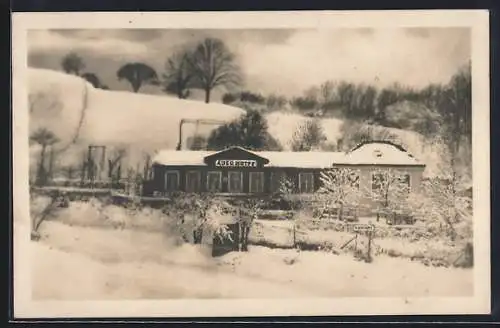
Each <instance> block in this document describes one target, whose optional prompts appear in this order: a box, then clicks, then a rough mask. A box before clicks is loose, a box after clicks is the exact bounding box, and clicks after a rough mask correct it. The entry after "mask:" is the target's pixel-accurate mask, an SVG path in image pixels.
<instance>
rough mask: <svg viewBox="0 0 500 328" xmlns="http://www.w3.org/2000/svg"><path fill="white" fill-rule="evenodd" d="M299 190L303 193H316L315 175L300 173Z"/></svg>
mask: <svg viewBox="0 0 500 328" xmlns="http://www.w3.org/2000/svg"><path fill="white" fill-rule="evenodd" d="M299 190H300V192H301V193H305V194H311V193H313V192H314V174H313V173H311V172H308V173H299Z"/></svg>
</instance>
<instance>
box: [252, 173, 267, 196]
mask: <svg viewBox="0 0 500 328" xmlns="http://www.w3.org/2000/svg"><path fill="white" fill-rule="evenodd" d="M250 192H264V172H250Z"/></svg>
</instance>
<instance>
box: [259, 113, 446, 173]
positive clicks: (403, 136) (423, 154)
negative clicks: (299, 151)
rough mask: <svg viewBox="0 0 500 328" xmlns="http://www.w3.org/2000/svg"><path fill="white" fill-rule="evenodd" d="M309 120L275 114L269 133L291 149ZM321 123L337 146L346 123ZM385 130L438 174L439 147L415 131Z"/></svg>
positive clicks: (269, 118)
mask: <svg viewBox="0 0 500 328" xmlns="http://www.w3.org/2000/svg"><path fill="white" fill-rule="evenodd" d="M308 119H309V118H308V117H305V116H303V115H300V114H296V113H289V112H287V113H284V112H274V113H271V114H269V115H268V116H267V121H268V125H269V132H270V133H271V134H272V135H273V136H274V137H275V138H276V139H277V140H278V141H279V142H280V143H281V144H282V145H283V147H284V148H285V149H290V142H291V139H292V137H293V134H294V132H295V130H296V128H297V127H298V126H299V125H300V124H301V123H303V122H305V121H306V120H308ZM321 122H322V126H323V131H324V133H325V135H326V137H327V139H328V142H330V143H335V144H336V143H337V141H338V140H339V139H340V137H341V127H342V124H343V123H344V121H343V120H341V119H337V118H323V119H321ZM380 128H381V129H382V127H380ZM383 129H387V130H389V132H391V133H394V134H396V135H397V136H398V137H399V138H400V140H401V142H402V143H403V144H404V146H405V147H406V148H407V149H408V151H409V152H410V153H411V154H412V155H413V156H414V157H416V158H417V159H418V160H419V161H421V162H422V163H425V164H426V165H427V167H426V170H425V174H426V175H427V176H433V175H436V174H437V172H438V169H439V167H440V165H441V164H440V162H441V154H442V153H443V150H442V149H441V147H440V146H439V145H435V144H429V143H428V142H427V141H426V140H425V138H424V137H423V136H422V135H421V134H419V133H417V132H414V131H407V130H400V129H394V128H385V127H384V128H383Z"/></svg>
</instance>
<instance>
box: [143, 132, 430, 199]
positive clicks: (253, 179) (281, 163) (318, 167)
mask: <svg viewBox="0 0 500 328" xmlns="http://www.w3.org/2000/svg"><path fill="white" fill-rule="evenodd" d="M332 167H352V168H355V169H358V170H359V172H360V176H359V184H360V186H361V187H362V188H372V184H373V181H372V179H373V177H372V172H373V170H374V169H376V168H388V167H389V168H395V169H398V170H401V171H404V172H405V174H407V175H408V178H407V179H406V181H408V183H409V184H410V188H411V189H412V190H416V189H418V188H419V185H420V181H421V178H422V173H423V171H424V169H425V164H423V163H420V162H419V161H418V160H417V159H416V158H414V157H413V156H412V155H411V154H410V153H408V152H407V151H406V150H405V149H404V148H402V147H400V146H398V145H396V144H392V143H389V142H365V143H362V144H360V145H358V146H356V147H355V148H353V149H352V150H350V151H349V152H319V151H317V152H316V151H310V152H275V151H251V150H248V149H244V148H241V147H230V148H227V149H225V150H222V151H175V150H164V151H160V152H158V153H157V155H156V156H155V157H154V158H153V167H152V178H151V180H150V181H147V182H146V183H145V185H144V190H143V193H144V195H145V196H165V195H168V193H172V192H213V193H221V194H229V195H269V194H272V193H274V192H276V191H277V190H278V189H279V187H280V181H281V179H282V178H283V177H287V178H288V179H289V180H291V181H292V182H293V183H294V186H295V187H296V188H295V192H296V193H299V194H312V193H314V192H315V191H316V190H317V189H318V188H319V187H320V186H321V180H320V173H321V171H322V170H325V169H328V168H332Z"/></svg>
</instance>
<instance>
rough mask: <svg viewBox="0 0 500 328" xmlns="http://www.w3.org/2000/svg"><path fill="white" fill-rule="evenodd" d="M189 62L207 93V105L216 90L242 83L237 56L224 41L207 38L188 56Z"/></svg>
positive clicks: (197, 82)
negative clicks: (212, 92)
mask: <svg viewBox="0 0 500 328" xmlns="http://www.w3.org/2000/svg"><path fill="white" fill-rule="evenodd" d="M188 62H189V66H190V70H191V71H192V72H193V74H194V77H195V82H196V84H197V85H199V86H200V87H201V88H202V89H203V90H204V91H205V102H206V103H209V102H210V93H211V91H212V90H213V89H214V88H217V87H219V86H223V87H226V88H227V87H231V86H238V85H240V84H241V82H242V73H241V71H240V68H239V66H238V65H237V64H236V60H235V55H234V54H233V53H232V52H231V51H230V50H229V49H228V48H227V46H226V45H225V44H224V42H223V41H222V40H219V39H213V38H206V39H205V40H203V41H202V42H200V43H199V44H198V45H197V46H196V47H195V49H194V51H193V53H192V54H191V55H190V56H188Z"/></svg>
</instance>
